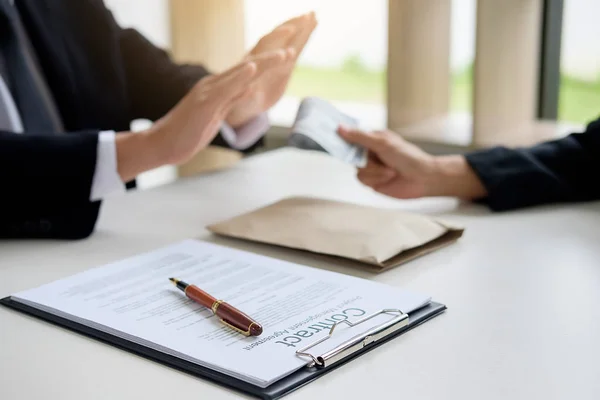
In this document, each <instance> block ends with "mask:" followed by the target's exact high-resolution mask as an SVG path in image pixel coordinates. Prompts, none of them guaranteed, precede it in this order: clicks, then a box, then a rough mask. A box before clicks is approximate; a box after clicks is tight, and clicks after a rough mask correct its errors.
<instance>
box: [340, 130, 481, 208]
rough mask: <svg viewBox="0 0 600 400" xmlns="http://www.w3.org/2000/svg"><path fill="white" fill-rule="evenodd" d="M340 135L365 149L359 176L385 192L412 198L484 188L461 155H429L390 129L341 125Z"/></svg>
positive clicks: (471, 194) (477, 194) (472, 193)
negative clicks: (373, 130)
mask: <svg viewBox="0 0 600 400" xmlns="http://www.w3.org/2000/svg"><path fill="white" fill-rule="evenodd" d="M338 133H339V135H340V136H341V137H342V138H343V139H344V140H346V141H348V142H349V143H353V144H357V145H360V146H363V147H365V148H366V149H367V150H368V154H369V155H368V161H367V165H366V166H365V167H364V168H361V169H359V171H358V175H357V176H358V179H359V181H361V182H362V183H363V184H365V185H366V186H369V187H371V188H372V189H374V190H375V191H377V192H379V193H382V194H385V195H387V196H391V197H396V198H399V199H412V198H419V197H425V196H456V197H460V198H464V199H478V198H482V197H485V196H486V195H487V192H486V189H485V187H484V186H483V184H482V183H481V181H480V180H479V178H478V177H477V175H476V174H475V172H474V171H473V170H472V169H471V167H470V166H469V165H468V163H467V161H466V159H465V158H464V157H463V156H440V157H435V156H432V155H430V154H428V153H426V152H424V151H423V150H421V149H420V148H419V147H417V146H415V145H414V144H412V143H409V142H408V141H406V140H404V139H403V138H402V137H400V135H398V134H396V133H394V132H391V131H387V130H386V131H376V132H362V131H359V130H353V129H346V128H344V127H340V128H339V130H338Z"/></svg>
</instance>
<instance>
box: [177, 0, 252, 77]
mask: <svg viewBox="0 0 600 400" xmlns="http://www.w3.org/2000/svg"><path fill="white" fill-rule="evenodd" d="M171 42H172V43H171V50H172V52H173V56H174V57H175V59H176V60H177V61H178V62H191V63H202V64H203V65H205V66H207V67H208V68H209V69H211V70H213V71H215V72H220V71H222V70H224V69H226V68H228V67H231V66H233V65H234V64H236V63H237V62H239V61H240V60H241V58H242V56H243V55H244V1H243V0H171Z"/></svg>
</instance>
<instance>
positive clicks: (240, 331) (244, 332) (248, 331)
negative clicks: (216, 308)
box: [221, 319, 254, 336]
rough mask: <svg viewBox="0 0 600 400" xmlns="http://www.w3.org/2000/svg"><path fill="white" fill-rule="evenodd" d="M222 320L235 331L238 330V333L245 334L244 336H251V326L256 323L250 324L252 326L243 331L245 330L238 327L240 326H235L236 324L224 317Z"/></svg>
mask: <svg viewBox="0 0 600 400" xmlns="http://www.w3.org/2000/svg"><path fill="white" fill-rule="evenodd" d="M221 322H222V323H223V324H224V325H226V326H228V327H229V328H231V329H233V330H234V331H236V332H237V333H241V334H242V335H244V336H250V327H251V326H252V325H254V324H250V327H248V330H247V331H243V330H241V329H240V328H238V327H235V326H233V325H231V324H230V323H229V322H227V321H225V320H224V319H221Z"/></svg>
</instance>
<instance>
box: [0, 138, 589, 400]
mask: <svg viewBox="0 0 600 400" xmlns="http://www.w3.org/2000/svg"><path fill="white" fill-rule="evenodd" d="M290 195H313V196H320V197H328V198H334V199H340V200H344V199H345V200H349V201H353V202H359V203H365V204H373V205H380V206H386V207H397V208H402V209H407V210H413V211H418V212H423V213H429V214H432V215H439V216H443V217H445V218H447V219H449V220H451V221H455V222H458V223H461V224H463V225H464V226H465V227H466V231H465V235H464V236H463V238H462V239H461V240H460V241H459V242H458V243H457V244H454V245H452V246H450V247H447V248H445V249H442V250H441V251H438V252H436V253H433V254H430V255H428V256H425V257H423V258H420V259H418V260H416V261H413V262H411V263H409V264H406V265H403V266H400V267H398V268H396V269H393V270H391V271H388V272H385V273H382V274H379V275H375V274H372V273H369V272H365V271H363V270H360V269H357V268H355V267H351V266H349V265H348V264H347V263H345V262H344V261H340V260H332V259H329V258H326V257H320V256H311V255H309V254H304V253H302V252H299V251H289V250H284V249H276V248H271V247H269V246H264V245H254V244H249V243H242V242H238V241H230V240H226V239H216V238H214V237H211V236H210V235H209V234H208V233H207V232H206V231H205V229H204V227H205V226H206V225H207V224H209V223H213V222H216V221H219V220H222V219H224V218H228V217H232V216H234V215H237V214H240V213H243V212H246V211H249V210H251V209H254V208H257V207H259V206H263V205H266V204H268V203H271V202H274V201H276V200H279V199H281V198H283V197H286V196H290ZM190 237H198V238H204V239H207V240H211V241H216V242H218V243H222V244H227V245H230V246H233V247H237V248H241V249H245V250H251V251H255V252H258V253H262V254H266V255H270V256H274V257H279V258H282V259H286V260H290V261H294V262H299V263H304V264H308V265H313V266H317V267H321V268H324V269H330V270H335V271H339V272H344V273H347V274H352V275H356V276H361V277H365V278H368V279H373V280H376V281H379V282H385V283H387V284H390V285H394V286H398V287H403V288H409V289H412V290H418V291H422V292H426V293H428V294H431V295H432V296H433V297H434V299H435V300H438V301H440V302H443V303H445V304H447V306H448V311H447V312H446V313H445V314H443V315H441V316H440V317H437V318H435V319H434V320H432V321H430V322H428V323H426V324H424V325H423V326H420V327H418V328H417V329H415V330H413V331H411V332H409V333H407V334H405V335H403V336H401V337H400V338H398V339H395V340H394V341H392V342H390V343H388V344H386V345H384V346H382V347H380V348H378V349H376V350H375V351H372V352H370V353H368V354H366V355H365V356H363V357H361V358H360V359H358V360H356V361H353V362H351V363H349V364H347V365H345V366H343V367H342V368H340V369H338V370H336V371H334V372H332V373H330V374H328V375H327V376H325V377H322V378H320V379H319V380H317V381H316V382H313V383H311V384H310V385H308V386H306V387H304V388H302V389H300V390H299V391H298V392H296V393H293V394H291V395H290V396H289V397H287V398H289V399H290V400H293V399H317V398H318V399H325V398H333V399H338V398H339V399H364V398H377V399H379V398H404V399H457V400H459V399H460V400H467V399H474V400H481V399H486V400H492V399H544V400H549V399H599V398H600V203H591V204H583V205H570V206H558V207H544V208H537V209H530V210H526V211H519V212H513V213H506V214H491V213H490V212H488V211H487V209H486V208H484V207H482V206H476V205H465V204H459V203H458V202H457V201H455V200H452V199H437V200H432V199H426V200H416V201H396V200H391V199H387V198H384V197H382V196H379V195H377V194H375V193H373V192H371V191H370V190H368V189H366V188H363V187H361V186H360V185H359V184H358V183H357V182H356V180H355V178H354V171H353V170H352V168H351V167H348V166H345V165H342V164H341V163H338V162H337V161H335V160H333V159H330V158H328V157H327V156H325V155H321V154H316V153H307V152H300V151H293V150H281V151H277V152H273V153H267V154H264V155H260V156H255V157H252V158H250V159H248V160H246V161H244V162H243V163H241V164H240V165H238V166H236V167H235V168H233V169H231V170H229V171H225V172H219V173H214V174H211V175H207V176H203V177H199V178H193V179H188V180H182V181H179V182H178V183H175V184H173V185H169V186H165V187H161V188H158V189H155V190H151V191H147V192H135V193H129V194H127V195H125V196H123V197H119V198H114V199H111V200H108V201H106V202H105V204H104V206H103V211H102V214H101V217H100V221H99V225H98V229H97V232H96V233H95V234H94V235H93V237H91V238H90V239H88V240H84V241H79V242H52V241H4V242H0V296H3V297H4V296H7V295H10V294H11V293H14V292H17V291H20V290H24V289H27V288H31V287H34V286H37V285H40V284H44V283H47V282H50V281H53V280H55V279H59V278H62V277H65V276H68V275H71V274H74V273H76V272H79V271H82V270H85V269H88V268H90V267H94V266H97V265H101V264H104V263H107V262H111V261H115V260H118V259H121V258H124V257H127V256H131V255H134V254H136V253H140V252H143V251H148V250H151V249H154V248H156V247H159V246H163V245H166V244H169V243H172V242H175V241H179V240H181V239H186V238H190ZM238 397H239V395H238V394H237V393H235V392H232V391H230V390H227V389H224V388H222V387H220V386H217V385H214V384H211V383H207V382H205V381H202V380H199V379H196V378H193V377H191V376H188V375H185V374H183V373H180V372H178V371H175V370H172V369H170V368H167V367H164V366H162V365H159V364H156V363H153V362H150V361H147V360H144V359H142V358H139V357H136V356H133V355H131V354H129V353H126V352H124V351H121V350H118V349H115V348H112V347H110V346H107V345H104V344H101V343H98V342H95V341H93V340H91V339H88V338H85V337H82V336H79V335H77V334H74V333H71V332H68V331H67V330H64V329H61V328H57V327H54V326H51V325H49V324H47V323H43V322H40V321H37V320H34V319H32V318H29V317H27V316H24V315H22V314H19V313H16V312H13V311H10V310H7V309H4V308H1V309H0V399H2V400H13V399H36V400H37V399H59V400H69V399H77V400H79V399H86V400H92V399H110V400H116V399H157V400H164V399H169V398H196V399H210V400H221V399H233V398H238Z"/></svg>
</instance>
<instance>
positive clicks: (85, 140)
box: [0, 131, 100, 239]
mask: <svg viewBox="0 0 600 400" xmlns="http://www.w3.org/2000/svg"><path fill="white" fill-rule="evenodd" d="M97 146H98V132H93V131H90V132H75V133H72V134H63V135H53V136H47V135H44V136H36V135H35V134H32V133H28V134H27V135H19V134H14V133H9V132H3V131H0V185H2V191H1V192H2V194H1V195H0V237H4V238H63V239H78V238H84V237H87V236H89V235H90V234H91V232H92V231H93V229H94V226H95V223H96V219H97V216H98V210H99V206H100V205H99V203H90V201H89V198H90V190H91V186H92V180H93V177H94V171H95V165H96V156H97Z"/></svg>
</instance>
